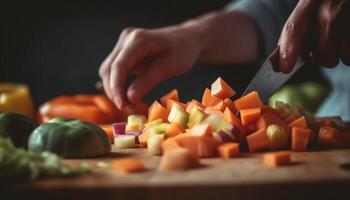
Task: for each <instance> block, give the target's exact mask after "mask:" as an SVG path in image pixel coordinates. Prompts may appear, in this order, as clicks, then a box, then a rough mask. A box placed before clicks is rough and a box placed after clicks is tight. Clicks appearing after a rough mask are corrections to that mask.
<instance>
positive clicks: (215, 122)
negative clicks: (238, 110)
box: [201, 114, 225, 131]
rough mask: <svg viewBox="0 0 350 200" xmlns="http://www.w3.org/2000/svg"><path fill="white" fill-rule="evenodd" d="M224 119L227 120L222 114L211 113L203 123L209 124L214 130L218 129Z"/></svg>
mask: <svg viewBox="0 0 350 200" xmlns="http://www.w3.org/2000/svg"><path fill="white" fill-rule="evenodd" d="M223 121H225V120H224V119H223V118H222V117H221V116H220V115H217V114H211V115H209V116H208V117H206V118H205V119H204V120H203V121H202V122H201V124H209V125H210V126H211V128H212V130H213V131H218V130H219V128H220V126H221V124H222V122H223Z"/></svg>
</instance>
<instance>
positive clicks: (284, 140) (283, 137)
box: [266, 124, 288, 150]
mask: <svg viewBox="0 0 350 200" xmlns="http://www.w3.org/2000/svg"><path fill="white" fill-rule="evenodd" d="M266 134H267V136H268V137H269V138H270V140H271V149H273V150H277V149H284V148H286V147H287V145H288V135H287V133H286V131H285V130H284V128H283V127H281V126H279V125H276V124H271V125H269V126H268V127H267V129H266Z"/></svg>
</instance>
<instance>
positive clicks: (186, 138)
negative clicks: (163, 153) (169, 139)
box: [174, 134, 219, 158]
mask: <svg viewBox="0 0 350 200" xmlns="http://www.w3.org/2000/svg"><path fill="white" fill-rule="evenodd" d="M174 139H175V140H176V142H177V143H179V145H180V146H181V147H184V148H186V149H188V150H189V151H190V152H191V153H192V154H193V155H196V156H198V157H201V158H202V157H213V156H215V155H216V153H217V146H218V144H219V142H217V141H216V140H215V139H214V138H213V137H208V136H194V135H192V134H180V135H177V136H176V137H174Z"/></svg>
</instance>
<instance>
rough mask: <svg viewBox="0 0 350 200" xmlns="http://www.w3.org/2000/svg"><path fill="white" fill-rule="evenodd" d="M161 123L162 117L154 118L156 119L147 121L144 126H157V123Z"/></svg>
mask: <svg viewBox="0 0 350 200" xmlns="http://www.w3.org/2000/svg"><path fill="white" fill-rule="evenodd" d="M161 123H163V120H162V119H156V120H153V121H151V122H147V123H146V124H145V125H144V127H145V128H148V127H151V126H157V125H160V124H161Z"/></svg>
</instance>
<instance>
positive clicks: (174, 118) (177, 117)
mask: <svg viewBox="0 0 350 200" xmlns="http://www.w3.org/2000/svg"><path fill="white" fill-rule="evenodd" d="M188 117H189V114H188V113H187V112H186V111H185V110H184V109H183V108H182V107H181V106H180V105H178V104H173V107H172V108H171V110H170V113H169V116H168V121H169V122H170V123H174V122H176V123H178V124H180V125H181V126H183V127H186V125H187V122H188Z"/></svg>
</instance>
